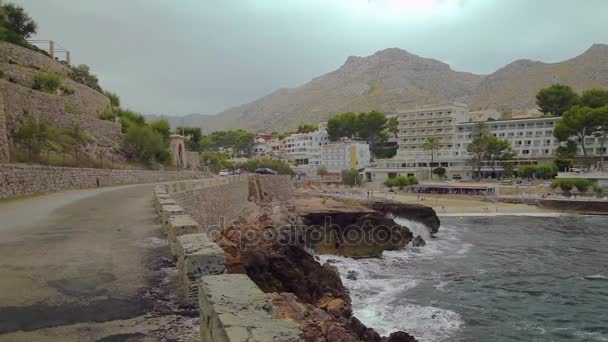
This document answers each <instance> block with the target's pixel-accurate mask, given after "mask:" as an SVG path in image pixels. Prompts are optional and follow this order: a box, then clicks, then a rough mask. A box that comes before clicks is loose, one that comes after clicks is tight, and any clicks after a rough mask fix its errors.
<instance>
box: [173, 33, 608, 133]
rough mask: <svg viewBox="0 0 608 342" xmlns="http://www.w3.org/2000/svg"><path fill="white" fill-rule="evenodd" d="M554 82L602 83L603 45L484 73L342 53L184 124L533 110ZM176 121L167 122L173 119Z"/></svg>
mask: <svg viewBox="0 0 608 342" xmlns="http://www.w3.org/2000/svg"><path fill="white" fill-rule="evenodd" d="M555 82H561V83H565V84H568V85H570V86H572V87H573V88H575V89H576V90H577V91H581V90H583V89H587V88H591V87H599V86H602V87H608V46H607V45H601V44H596V45H593V46H592V47H591V48H590V49H589V50H587V51H586V52H584V53H583V54H581V55H580V56H577V57H574V58H572V59H569V60H566V61H563V62H558V63H543V62H537V61H530V60H519V61H515V62H513V63H511V64H509V65H507V66H505V67H504V68H501V69H500V70H497V71H496V72H494V73H492V74H490V75H476V74H472V73H467V72H458V71H454V70H453V69H452V68H450V66H449V65H447V64H445V63H443V62H440V61H437V60H434V59H430V58H424V57H420V56H417V55H415V54H412V53H409V52H407V51H404V50H401V49H396V48H392V49H386V50H382V51H379V52H376V53H375V54H373V55H371V56H367V57H355V56H351V57H348V58H347V60H346V62H345V63H344V65H342V67H340V68H339V69H338V70H335V71H332V72H330V73H327V74H325V75H322V76H320V77H317V78H315V79H313V80H312V81H310V82H309V83H307V84H304V85H302V86H299V87H296V88H292V89H279V90H277V91H275V92H273V93H272V94H270V95H267V96H264V97H262V98H260V99H258V100H255V101H253V102H251V103H247V104H244V105H241V106H238V107H234V108H231V109H228V110H226V111H224V112H222V113H219V114H217V115H212V116H209V115H205V116H197V115H190V116H189V117H188V122H189V123H190V124H198V125H200V126H201V127H202V128H203V129H204V130H206V131H213V130H218V129H227V128H244V129H253V130H265V131H281V130H288V129H294V128H296V126H297V125H298V124H300V123H317V122H321V121H325V120H327V119H328V118H329V117H330V116H331V115H332V114H335V113H340V112H344V111H355V112H359V111H369V110H372V109H378V110H382V111H385V112H395V111H397V110H401V109H407V108H412V107H415V106H418V105H424V104H429V103H437V102H443V101H451V100H459V101H465V102H467V103H469V105H470V107H471V110H484V109H498V110H499V111H502V112H505V113H520V112H528V111H535V109H536V106H535V103H534V102H535V100H534V96H535V94H536V92H537V91H538V89H540V88H542V87H545V86H548V85H550V84H552V83H555ZM179 120H181V118H177V119H174V121H175V122H174V123H175V124H180V123H181V121H179Z"/></svg>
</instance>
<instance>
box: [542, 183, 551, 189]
mask: <svg viewBox="0 0 608 342" xmlns="http://www.w3.org/2000/svg"><path fill="white" fill-rule="evenodd" d="M540 186H544V187H547V188H548V187H550V186H551V182H544V183H542V184H541V185H540Z"/></svg>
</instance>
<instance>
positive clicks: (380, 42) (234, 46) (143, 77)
mask: <svg viewBox="0 0 608 342" xmlns="http://www.w3.org/2000/svg"><path fill="white" fill-rule="evenodd" d="M4 1H5V2H6V1H7V0H4ZM13 1H14V2H16V3H18V4H20V5H22V6H23V7H25V8H26V10H27V11H28V12H29V13H30V15H31V16H32V17H34V18H35V20H36V21H37V22H38V24H39V33H38V36H37V38H39V39H53V40H56V41H58V42H59V43H60V44H62V45H63V46H65V47H67V48H69V49H70V50H71V51H72V56H73V62H74V63H85V64H88V65H90V66H91V68H92V69H93V70H94V72H95V73H97V74H98V76H99V78H100V80H101V85H102V87H103V88H105V89H109V90H111V91H114V92H117V93H118V94H119V95H120V97H121V99H122V102H123V105H125V106H127V107H130V108H132V109H135V110H138V111H141V112H144V113H147V114H152V113H157V114H171V115H182V114H191V113H201V114H214V113H217V112H219V111H221V110H223V109H226V108H228V107H232V106H236V105H239V104H242V103H245V102H249V101H252V100H255V99H256V98H258V97H260V96H263V95H266V94H268V93H270V92H272V91H274V90H276V89H277V88H280V87H294V86H298V85H301V84H304V83H306V82H308V81H309V80H310V79H312V78H313V77H316V76H319V75H321V74H324V73H326V72H329V71H332V70H334V69H337V68H338V67H340V66H341V65H342V64H343V63H344V61H345V60H346V58H347V57H348V56H349V55H357V56H367V55H370V54H373V53H374V52H376V51H378V50H382V49H385V48H389V47H399V48H402V49H405V50H408V51H409V52H411V53H415V54H417V55H420V56H424V57H431V58H435V59H438V60H441V61H443V62H446V63H449V64H450V65H451V66H452V68H454V69H456V70H460V71H471V72H475V73H490V72H493V71H494V70H496V69H498V68H500V67H502V66H504V65H505V64H507V63H510V62H512V61H513V60H515V59H520V58H526V59H535V60H542V61H547V62H555V61H560V60H563V59H567V58H571V57H574V56H576V55H578V54H580V53H582V52H583V51H584V50H586V49H587V48H588V47H589V46H591V44H592V43H596V42H597V43H608V21H607V20H606V14H607V13H608V0H569V1H568V0H501V1H499V0H103V1H102V0H13Z"/></svg>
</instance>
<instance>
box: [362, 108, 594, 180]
mask: <svg viewBox="0 0 608 342" xmlns="http://www.w3.org/2000/svg"><path fill="white" fill-rule="evenodd" d="M397 114H398V115H399V116H398V118H399V133H398V144H399V145H398V146H399V149H398V151H397V155H396V156H395V157H393V158H391V159H380V160H376V161H375V162H374V163H373V164H372V165H371V166H370V167H368V168H366V169H365V179H366V180H367V181H383V180H385V179H387V178H391V177H395V176H399V175H404V176H416V177H417V178H419V179H422V180H424V179H429V178H430V175H431V167H433V168H434V167H444V168H446V170H447V176H448V177H449V178H456V179H471V178H472V177H473V173H474V171H473V169H472V167H471V166H470V165H469V163H468V160H469V158H470V156H469V153H468V152H467V146H468V145H469V144H470V143H471V141H472V140H473V139H472V137H471V133H472V131H473V127H474V126H475V124H477V123H479V122H481V121H474V120H473V117H472V116H471V114H470V113H469V110H468V107H467V105H466V104H464V103H458V102H453V103H447V104H441V105H431V106H423V107H420V108H416V109H411V110H406V111H401V112H399V113H397ZM484 119H486V121H483V122H484V123H485V124H486V126H487V128H488V130H489V132H490V134H493V135H495V136H496V137H498V138H499V139H506V140H508V141H509V142H510V143H511V147H512V149H513V151H514V152H515V153H516V155H515V157H514V160H513V162H514V165H515V167H517V166H520V165H526V164H537V163H539V162H542V161H544V160H547V161H548V160H549V159H553V158H554V152H555V149H556V148H557V147H558V146H560V142H559V141H558V140H557V139H555V138H554V137H553V128H554V127H555V123H556V121H557V120H558V119H559V118H557V117H540V118H521V119H510V120H500V114H499V113H497V112H493V113H486V115H485V117H484ZM429 137H436V138H437V139H438V140H439V142H440V143H441V147H440V148H439V149H437V150H436V151H435V152H434V155H433V160H432V162H431V152H430V151H427V150H425V149H424V143H425V142H426V140H427V138H429ZM586 144H587V145H588V146H589V151H590V152H591V153H592V154H596V155H597V154H600V150H601V148H602V147H601V141H600V138H592V137H590V138H587V141H586ZM604 150H605V148H604ZM502 171H503V169H502V166H501V164H500V163H499V162H496V163H490V162H485V163H483V164H482V174H483V177H497V176H499V175H500V174H501V173H502Z"/></svg>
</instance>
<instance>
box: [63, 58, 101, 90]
mask: <svg viewBox="0 0 608 342" xmlns="http://www.w3.org/2000/svg"><path fill="white" fill-rule="evenodd" d="M70 77H71V78H72V79H73V80H74V81H76V82H78V83H82V84H84V85H86V86H89V87H91V88H93V89H95V90H97V91H99V92H101V91H102V89H101V86H99V79H98V78H97V76H96V75H95V74H93V73H91V68H90V67H89V66H88V65H85V64H81V65H79V66H75V67H72V72H71V73H70Z"/></svg>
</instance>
